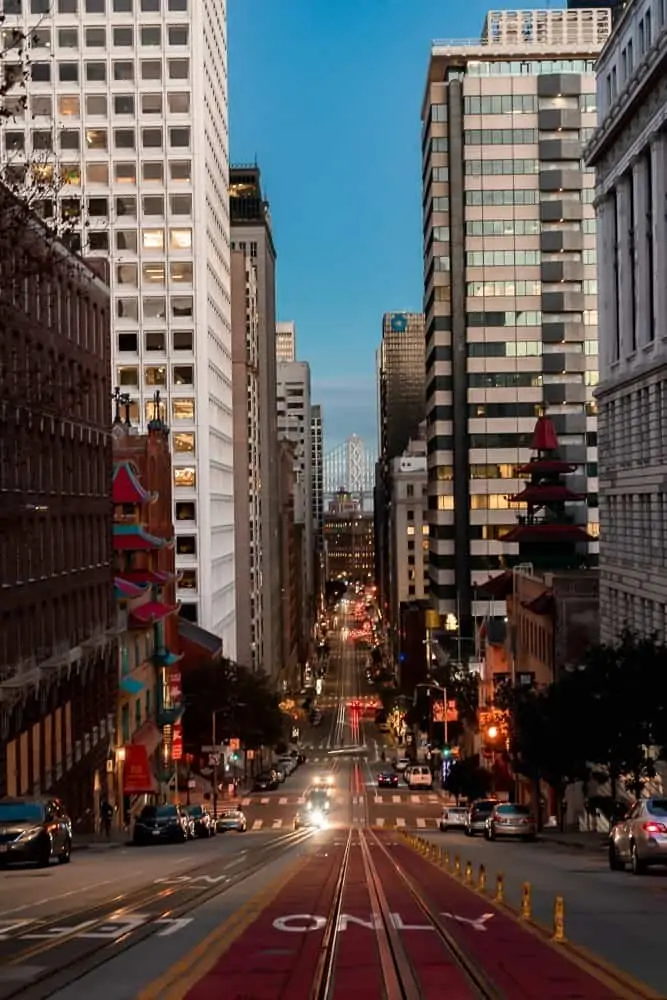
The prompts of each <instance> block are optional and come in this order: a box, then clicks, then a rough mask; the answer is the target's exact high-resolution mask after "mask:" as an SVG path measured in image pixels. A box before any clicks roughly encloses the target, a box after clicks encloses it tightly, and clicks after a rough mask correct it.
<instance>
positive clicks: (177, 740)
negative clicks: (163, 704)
mask: <svg viewBox="0 0 667 1000" xmlns="http://www.w3.org/2000/svg"><path fill="white" fill-rule="evenodd" d="M171 759H172V760H182V759H183V726H182V725H181V723H180V722H177V723H176V725H175V726H174V733H173V736H172V740H171Z"/></svg>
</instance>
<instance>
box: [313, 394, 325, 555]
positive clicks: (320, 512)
mask: <svg viewBox="0 0 667 1000" xmlns="http://www.w3.org/2000/svg"><path fill="white" fill-rule="evenodd" d="M310 438H311V455H312V458H311V463H310V466H311V470H312V475H311V478H312V483H313V486H312V491H313V503H312V512H313V545H314V549H315V551H316V552H321V551H322V541H323V535H322V527H323V524H324V464H323V462H324V452H323V450H322V449H323V447H324V427H323V424H322V407H321V406H320V405H319V404H315V405H313V406H311V408H310Z"/></svg>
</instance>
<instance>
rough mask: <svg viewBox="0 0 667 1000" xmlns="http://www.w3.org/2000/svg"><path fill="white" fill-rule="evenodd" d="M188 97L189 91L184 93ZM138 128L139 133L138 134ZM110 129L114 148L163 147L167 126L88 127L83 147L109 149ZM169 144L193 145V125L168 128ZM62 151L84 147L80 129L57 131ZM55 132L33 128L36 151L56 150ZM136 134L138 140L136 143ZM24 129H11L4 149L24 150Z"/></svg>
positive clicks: (178, 146) (33, 147)
mask: <svg viewBox="0 0 667 1000" xmlns="http://www.w3.org/2000/svg"><path fill="white" fill-rule="evenodd" d="M185 96H186V97H187V98H188V104H189V95H185ZM137 131H139V136H137ZM109 132H111V137H112V139H113V149H114V150H123V151H125V150H127V149H132V150H137V149H164V147H165V130H164V129H163V128H155V127H147V128H142V129H140V130H137V129H135V128H114V129H111V130H109V129H106V128H87V129H85V130H84V148H85V149H86V150H89V151H91V152H98V153H106V152H109V147H110V143H109V138H110V136H109ZM166 133H167V147H168V148H169V149H189V148H190V126H189V125H173V126H171V127H170V128H167V129H166ZM57 135H58V138H59V140H60V149H61V151H68V152H69V151H70V150H71V151H73V152H79V151H80V149H81V132H80V131H79V129H78V128H77V129H74V128H66V129H62V130H60V131H59V132H58V133H57ZM53 138H54V135H53V132H52V131H51V130H50V129H33V130H32V132H31V133H30V140H31V146H32V149H33V151H35V152H39V153H50V152H53V148H54V147H53ZM137 138H138V139H139V142H138V143H137ZM25 145H26V144H25V133H24V132H22V131H21V132H15V131H8V132H7V133H6V135H5V149H6V151H7V152H8V153H20V152H24V151H25Z"/></svg>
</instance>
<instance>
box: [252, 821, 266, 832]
mask: <svg viewBox="0 0 667 1000" xmlns="http://www.w3.org/2000/svg"><path fill="white" fill-rule="evenodd" d="M263 825H264V820H263V819H256V820H255V822H254V823H253V824H252V828H253V830H261V829H262V826H263Z"/></svg>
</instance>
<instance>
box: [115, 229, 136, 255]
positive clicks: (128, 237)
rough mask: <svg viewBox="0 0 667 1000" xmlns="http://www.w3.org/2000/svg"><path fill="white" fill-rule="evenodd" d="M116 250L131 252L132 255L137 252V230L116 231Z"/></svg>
mask: <svg viewBox="0 0 667 1000" xmlns="http://www.w3.org/2000/svg"><path fill="white" fill-rule="evenodd" d="M116 249H117V250H129V251H130V252H131V253H136V252H137V232H136V229H117V230H116Z"/></svg>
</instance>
